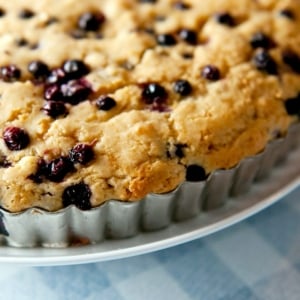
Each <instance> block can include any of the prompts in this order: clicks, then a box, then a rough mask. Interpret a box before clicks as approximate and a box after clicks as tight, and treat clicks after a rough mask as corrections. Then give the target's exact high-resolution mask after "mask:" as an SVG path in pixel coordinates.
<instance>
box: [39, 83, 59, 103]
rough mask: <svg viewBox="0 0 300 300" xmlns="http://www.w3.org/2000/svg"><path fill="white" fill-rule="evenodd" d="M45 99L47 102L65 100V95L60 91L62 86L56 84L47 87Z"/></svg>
mask: <svg viewBox="0 0 300 300" xmlns="http://www.w3.org/2000/svg"><path fill="white" fill-rule="evenodd" d="M44 98H45V99H46V100H54V101H60V100H63V94H62V92H61V90H60V86H59V85H56V84H52V85H48V86H46V87H45V90H44Z"/></svg>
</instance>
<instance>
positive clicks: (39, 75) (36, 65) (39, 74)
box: [28, 60, 50, 79]
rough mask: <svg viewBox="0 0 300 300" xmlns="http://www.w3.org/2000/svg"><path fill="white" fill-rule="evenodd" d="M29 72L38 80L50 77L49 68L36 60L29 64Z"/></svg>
mask: <svg viewBox="0 0 300 300" xmlns="http://www.w3.org/2000/svg"><path fill="white" fill-rule="evenodd" d="M28 71H29V72H30V73H31V74H32V75H33V77H34V78H36V79H44V78H46V77H47V76H48V75H49V72H50V71H49V67H48V66H47V65H46V64H45V63H44V62H42V61H40V60H34V61H32V62H30V63H29V64H28Z"/></svg>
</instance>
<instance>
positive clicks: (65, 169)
mask: <svg viewBox="0 0 300 300" xmlns="http://www.w3.org/2000/svg"><path fill="white" fill-rule="evenodd" d="M73 170H74V166H73V163H72V162H71V161H70V159H69V158H68V157H64V156H62V157H59V158H56V159H54V160H52V161H51V162H50V163H48V164H47V171H46V174H45V176H46V178H47V179H49V180H50V181H53V182H61V181H62V180H63V179H64V177H65V176H66V175H67V174H68V173H70V172H72V171H73Z"/></svg>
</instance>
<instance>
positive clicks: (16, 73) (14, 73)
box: [0, 65, 21, 82]
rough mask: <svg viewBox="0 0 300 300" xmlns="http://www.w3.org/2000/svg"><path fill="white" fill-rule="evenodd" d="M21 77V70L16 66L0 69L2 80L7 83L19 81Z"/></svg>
mask: <svg viewBox="0 0 300 300" xmlns="http://www.w3.org/2000/svg"><path fill="white" fill-rule="evenodd" d="M20 77H21V70H20V69H19V68H17V67H16V66H15V65H7V66H3V67H1V68H0V78H1V79H2V80H3V81H6V82H13V81H17V80H18V79H20Z"/></svg>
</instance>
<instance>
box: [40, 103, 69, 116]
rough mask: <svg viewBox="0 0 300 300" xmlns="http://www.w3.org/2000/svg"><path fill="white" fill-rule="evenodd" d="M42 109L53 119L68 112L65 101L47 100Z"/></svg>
mask: <svg viewBox="0 0 300 300" xmlns="http://www.w3.org/2000/svg"><path fill="white" fill-rule="evenodd" d="M42 110H43V111H44V112H45V114H46V115H48V116H50V117H52V118H53V119H56V118H57V117H59V116H65V115H67V113H68V110H67V107H66V105H65V103H64V102H62V101H47V102H46V103H45V104H44V106H43V108H42Z"/></svg>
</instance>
